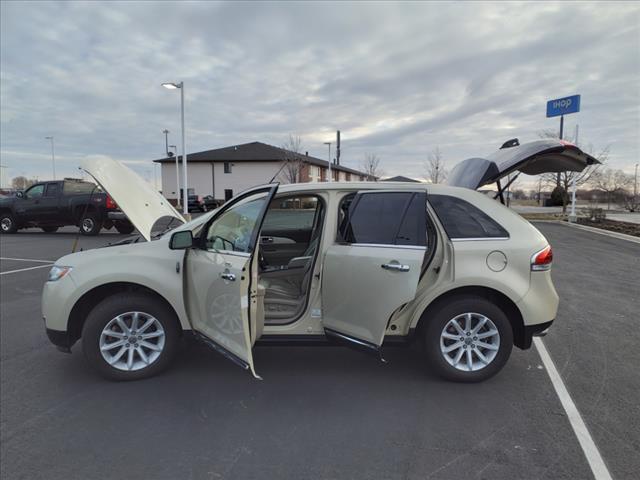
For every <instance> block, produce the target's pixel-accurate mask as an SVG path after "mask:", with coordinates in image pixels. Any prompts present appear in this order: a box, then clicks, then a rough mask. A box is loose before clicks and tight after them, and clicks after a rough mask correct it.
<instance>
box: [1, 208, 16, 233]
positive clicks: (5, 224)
mask: <svg viewBox="0 0 640 480" xmlns="http://www.w3.org/2000/svg"><path fill="white" fill-rule="evenodd" d="M17 231H18V225H16V220H15V218H13V215H11V214H10V213H0V232H2V233H16V232H17Z"/></svg>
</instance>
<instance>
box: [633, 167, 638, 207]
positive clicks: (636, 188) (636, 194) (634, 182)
mask: <svg viewBox="0 0 640 480" xmlns="http://www.w3.org/2000/svg"><path fill="white" fill-rule="evenodd" d="M637 197H638V164H637V163H636V175H635V177H634V179H633V199H634V201H635V200H636V198H637Z"/></svg>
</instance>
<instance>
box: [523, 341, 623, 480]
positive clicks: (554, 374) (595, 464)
mask: <svg viewBox="0 0 640 480" xmlns="http://www.w3.org/2000/svg"><path fill="white" fill-rule="evenodd" d="M533 343H534V345H535V346H536V350H538V354H539V355H540V358H541V359H542V363H543V364H544V367H545V368H546V370H547V374H548V375H549V379H550V380H551V383H552V384H553V388H554V389H555V391H556V394H557V395H558V398H559V399H560V403H561V404H562V407H563V408H564V411H565V412H566V413H567V417H568V418H569V422H570V423H571V427H572V428H573V432H574V433H575V434H576V437H577V438H578V442H579V443H580V447H582V451H583V452H584V455H585V457H586V458H587V462H588V463H589V467H591V472H593V476H594V477H595V479H596V480H612V478H611V474H610V473H609V470H608V469H607V466H606V465H605V463H604V460H603V459H602V455H600V451H599V450H598V447H596V444H595V442H594V441H593V438H591V434H590V433H589V430H588V429H587V426H586V425H585V423H584V420H582V416H581V415H580V412H579V411H578V408H577V407H576V404H575V403H573V400H572V399H571V395H569V391H568V390H567V387H566V386H565V384H564V382H563V381H562V377H560V374H559V373H558V370H557V369H556V366H555V364H554V363H553V360H552V359H551V356H550V355H549V352H548V350H547V348H546V347H545V346H544V343H543V342H542V339H541V338H538V337H534V339H533Z"/></svg>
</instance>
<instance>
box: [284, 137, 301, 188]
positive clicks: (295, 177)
mask: <svg viewBox="0 0 640 480" xmlns="http://www.w3.org/2000/svg"><path fill="white" fill-rule="evenodd" d="M303 160H304V159H303V155H302V140H301V139H300V137H299V136H297V135H291V134H290V135H289V138H288V139H287V141H286V142H284V144H283V145H282V161H283V162H284V167H283V169H282V173H281V175H282V177H284V181H286V182H287V183H300V180H301V178H300V177H301V175H302V168H303V166H304V161H303Z"/></svg>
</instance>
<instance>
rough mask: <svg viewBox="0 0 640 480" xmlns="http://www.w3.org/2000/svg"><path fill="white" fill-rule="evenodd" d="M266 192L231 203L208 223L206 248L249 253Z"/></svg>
mask: <svg viewBox="0 0 640 480" xmlns="http://www.w3.org/2000/svg"><path fill="white" fill-rule="evenodd" d="M267 196H268V194H267V193H266V192H262V193H258V194H255V195H251V196H249V197H247V198H245V199H243V200H240V201H239V202H238V203H236V204H235V205H233V207H231V208H230V209H229V210H227V211H225V212H224V213H222V214H221V215H220V216H219V217H218V218H216V219H215V220H214V222H213V223H212V224H211V225H209V228H208V230H207V237H206V246H207V250H226V251H232V252H243V253H250V252H251V249H252V247H253V246H252V245H251V238H252V234H253V231H254V229H255V227H256V223H257V221H258V217H259V216H260V212H261V210H262V207H263V206H264V203H265V202H266V199H267Z"/></svg>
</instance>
